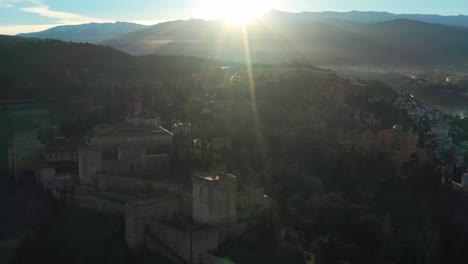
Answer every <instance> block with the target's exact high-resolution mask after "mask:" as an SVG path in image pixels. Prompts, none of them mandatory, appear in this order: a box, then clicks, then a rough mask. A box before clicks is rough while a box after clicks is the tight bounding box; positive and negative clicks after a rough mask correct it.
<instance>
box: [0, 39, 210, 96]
mask: <svg viewBox="0 0 468 264" xmlns="http://www.w3.org/2000/svg"><path fill="white" fill-rule="evenodd" d="M205 65H208V66H209V65H210V62H208V61H205V60H203V59H199V58H189V57H179V56H154V55H153V56H138V57H137V56H132V55H129V54H126V53H124V52H121V51H117V50H115V49H112V48H110V47H106V46H99V45H94V44H89V43H68V42H62V41H59V40H39V39H28V38H21V37H12V36H1V35H0V80H1V90H2V93H1V95H0V99H6V98H35V97H51V96H65V95H80V94H84V93H86V91H84V89H85V88H89V89H94V88H93V86H92V85H94V86H96V87H98V88H102V87H103V86H105V84H106V83H113V82H122V81H124V82H132V81H139V82H142V81H144V80H166V79H168V78H171V76H177V75H178V74H184V75H190V74H192V73H194V72H197V71H198V70H202V69H203V67H204V66H205ZM96 83H100V84H99V85H96ZM90 85H91V86H90ZM88 92H89V91H88Z"/></svg>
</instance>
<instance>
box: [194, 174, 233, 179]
mask: <svg viewBox="0 0 468 264" xmlns="http://www.w3.org/2000/svg"><path fill="white" fill-rule="evenodd" d="M194 177H195V178H198V179H201V180H205V181H219V180H221V179H235V178H236V176H234V175H232V174H229V173H225V172H202V173H196V174H195V176H194Z"/></svg>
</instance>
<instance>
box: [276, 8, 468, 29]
mask: <svg viewBox="0 0 468 264" xmlns="http://www.w3.org/2000/svg"><path fill="white" fill-rule="evenodd" d="M267 16H270V17H273V18H275V19H279V18H283V19H288V20H299V21H320V20H329V19H338V20H348V21H354V22H363V23H375V22H385V21H390V20H397V19H410V20H417V21H421V22H426V23H433V24H442V25H447V26H460V27H468V16H465V15H458V16H441V15H428V14H392V13H388V12H373V11H367V12H364V11H350V12H330V11H328V12H302V13H289V12H283V11H278V10H272V11H270V12H269V13H268V14H267Z"/></svg>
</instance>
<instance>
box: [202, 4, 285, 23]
mask: <svg viewBox="0 0 468 264" xmlns="http://www.w3.org/2000/svg"><path fill="white" fill-rule="evenodd" d="M275 8H277V1H274V0H273V1H271V0H250V1H249V0H213V1H210V2H209V3H207V5H206V8H205V13H206V16H207V17H209V18H219V19H225V20H227V21H228V22H230V23H233V24H238V25H245V24H248V23H250V22H253V21H255V20H256V19H258V18H259V17H260V16H261V15H262V14H264V13H266V12H267V11H269V10H271V9H275Z"/></svg>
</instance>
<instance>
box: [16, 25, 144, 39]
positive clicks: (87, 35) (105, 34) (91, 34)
mask: <svg viewBox="0 0 468 264" xmlns="http://www.w3.org/2000/svg"><path fill="white" fill-rule="evenodd" d="M146 27H147V26H144V25H140V24H135V23H127V22H116V23H89V24H82V25H67V26H58V27H53V28H50V29H47V30H44V31H40V32H34V33H23V34H19V35H18V36H20V37H28V38H40V39H57V40H63V41H73V42H91V43H97V42H99V41H102V40H104V39H108V38H112V37H116V36H118V35H122V34H125V33H128V32H132V31H136V30H141V29H145V28H146Z"/></svg>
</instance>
